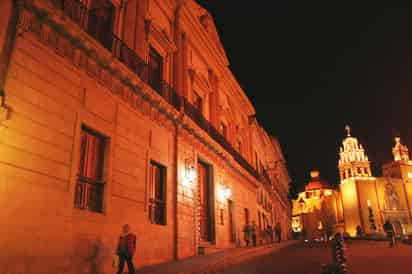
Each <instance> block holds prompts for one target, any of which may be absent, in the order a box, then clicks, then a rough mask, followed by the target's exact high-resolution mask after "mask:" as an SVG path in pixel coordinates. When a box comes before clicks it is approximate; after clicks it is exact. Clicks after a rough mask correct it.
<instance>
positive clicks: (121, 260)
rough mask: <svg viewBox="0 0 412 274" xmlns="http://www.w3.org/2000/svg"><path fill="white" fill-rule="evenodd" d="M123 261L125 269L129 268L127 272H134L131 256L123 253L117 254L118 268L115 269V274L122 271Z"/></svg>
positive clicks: (119, 273) (131, 273) (130, 273)
mask: <svg viewBox="0 0 412 274" xmlns="http://www.w3.org/2000/svg"><path fill="white" fill-rule="evenodd" d="M125 262H126V263H127V269H128V270H129V274H135V269H134V265H133V258H132V257H131V256H124V255H119V269H118V271H117V274H122V273H123V269H124V263H125Z"/></svg>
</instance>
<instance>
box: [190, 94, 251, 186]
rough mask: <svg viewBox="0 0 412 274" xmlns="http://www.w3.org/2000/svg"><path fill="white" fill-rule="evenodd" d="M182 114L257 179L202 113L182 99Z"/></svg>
mask: <svg viewBox="0 0 412 274" xmlns="http://www.w3.org/2000/svg"><path fill="white" fill-rule="evenodd" d="M183 106H184V107H183V109H184V113H185V114H186V115H187V116H189V117H190V118H191V119H192V120H193V121H194V122H195V123H196V124H197V125H198V126H199V127H200V128H202V129H203V130H204V131H206V132H207V133H208V134H209V136H210V137H212V139H214V140H215V141H216V142H217V143H218V144H220V145H221V146H222V147H223V148H224V149H225V150H226V151H227V152H229V153H230V154H231V155H232V156H233V158H234V159H235V160H236V162H237V163H238V164H239V165H240V166H242V167H243V168H244V169H246V170H247V171H248V172H249V173H250V174H251V175H253V176H254V177H255V178H256V179H259V173H258V172H257V171H256V170H255V169H254V167H252V166H251V165H250V164H249V162H248V161H246V160H245V159H244V158H243V156H242V155H241V154H240V153H239V152H238V151H237V150H236V149H234V148H233V146H232V145H231V144H230V143H229V142H228V141H227V140H226V138H225V137H224V136H223V135H222V134H221V133H220V132H219V131H218V130H217V129H216V128H215V127H214V126H213V125H212V124H211V123H210V122H209V121H208V120H206V119H205V118H204V117H203V115H202V113H200V112H199V110H198V109H197V108H196V107H195V106H194V105H192V104H191V103H190V102H189V101H188V100H187V99H186V98H183Z"/></svg>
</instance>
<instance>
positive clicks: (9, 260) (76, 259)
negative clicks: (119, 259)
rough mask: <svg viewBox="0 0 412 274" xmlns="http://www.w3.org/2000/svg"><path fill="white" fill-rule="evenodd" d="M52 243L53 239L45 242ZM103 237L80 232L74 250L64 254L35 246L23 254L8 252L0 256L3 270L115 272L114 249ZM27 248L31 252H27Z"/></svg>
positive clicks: (16, 273) (4, 273) (11, 273)
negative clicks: (45, 250) (112, 261)
mask: <svg viewBox="0 0 412 274" xmlns="http://www.w3.org/2000/svg"><path fill="white" fill-rule="evenodd" d="M44 244H45V245H50V244H53V243H44ZM109 246H110V245H109V244H108V243H107V242H104V241H103V240H102V239H101V238H100V237H98V238H94V239H90V238H88V237H87V236H81V237H78V238H77V239H75V241H74V243H73V251H72V252H71V253H68V254H66V255H65V256H60V255H53V254H52V253H53V251H54V250H52V251H49V252H48V253H49V254H44V255H42V254H38V255H37V254H36V252H35V249H36V247H30V251H27V250H23V251H22V252H21V253H20V254H18V253H15V254H7V255H6V256H1V257H0V273H1V274H27V273H42V274H106V273H107V274H108V273H112V272H113V268H112V266H111V258H112V255H113V250H111V249H110V248H109ZM28 252H32V253H31V254H28Z"/></svg>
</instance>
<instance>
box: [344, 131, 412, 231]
mask: <svg viewBox="0 0 412 274" xmlns="http://www.w3.org/2000/svg"><path fill="white" fill-rule="evenodd" d="M347 130H348V132H347V136H346V138H345V139H344V140H343V146H342V148H341V151H340V160H339V171H340V177H341V182H340V192H341V195H342V204H343V209H344V220H345V231H346V232H347V233H349V234H350V235H352V236H355V235H356V228H357V227H358V226H359V227H361V228H362V230H363V231H364V232H365V233H366V234H370V233H383V228H382V226H383V223H384V222H385V221H386V220H390V221H391V222H392V223H393V224H394V226H395V229H396V232H397V234H398V235H402V234H407V233H410V232H412V231H410V224H411V213H412V211H411V207H410V205H411V202H412V162H411V161H410V160H409V152H408V148H407V147H406V146H405V145H402V144H401V142H400V138H395V146H394V148H393V149H392V154H393V158H394V160H393V161H392V162H390V163H386V164H384V165H383V167H382V177H374V176H372V173H371V169H370V162H369V160H368V157H367V156H366V154H365V150H364V149H363V147H362V145H361V144H359V143H358V140H357V139H356V138H354V137H352V136H351V135H350V131H349V128H347Z"/></svg>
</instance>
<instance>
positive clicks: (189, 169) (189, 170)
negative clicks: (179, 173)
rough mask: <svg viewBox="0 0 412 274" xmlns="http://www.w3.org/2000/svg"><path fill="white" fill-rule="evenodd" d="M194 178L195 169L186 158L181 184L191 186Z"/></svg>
mask: <svg viewBox="0 0 412 274" xmlns="http://www.w3.org/2000/svg"><path fill="white" fill-rule="evenodd" d="M195 180H196V169H195V167H194V166H193V165H192V164H189V160H186V163H185V175H184V178H183V185H184V186H185V187H191V186H192V185H193V183H194V181H195Z"/></svg>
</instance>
